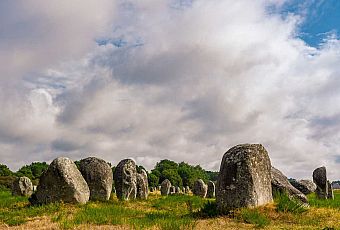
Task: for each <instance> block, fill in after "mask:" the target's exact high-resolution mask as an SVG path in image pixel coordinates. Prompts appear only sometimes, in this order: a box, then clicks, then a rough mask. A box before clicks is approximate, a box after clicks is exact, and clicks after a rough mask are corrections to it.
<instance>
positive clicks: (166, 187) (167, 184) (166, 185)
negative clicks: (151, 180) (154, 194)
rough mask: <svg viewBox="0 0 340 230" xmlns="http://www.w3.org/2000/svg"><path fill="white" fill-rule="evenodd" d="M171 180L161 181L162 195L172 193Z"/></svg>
mask: <svg viewBox="0 0 340 230" xmlns="http://www.w3.org/2000/svg"><path fill="white" fill-rule="evenodd" d="M170 188H171V182H170V181H169V180H168V179H165V180H163V182H162V183H161V195H162V196H167V195H169V194H170Z"/></svg>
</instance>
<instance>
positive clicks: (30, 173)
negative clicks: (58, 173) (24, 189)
mask: <svg viewBox="0 0 340 230" xmlns="http://www.w3.org/2000/svg"><path fill="white" fill-rule="evenodd" d="M47 168H48V164H47V163H46V162H33V163H31V164H30V165H25V166H23V167H21V168H20V169H19V170H18V172H17V173H16V175H17V176H26V177H28V178H30V179H31V180H36V179H39V178H40V176H41V175H42V174H43V172H44V171H46V170H47Z"/></svg>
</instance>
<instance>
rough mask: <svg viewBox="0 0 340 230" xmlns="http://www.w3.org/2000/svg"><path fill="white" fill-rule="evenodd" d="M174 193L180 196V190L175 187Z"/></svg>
mask: <svg viewBox="0 0 340 230" xmlns="http://www.w3.org/2000/svg"><path fill="white" fill-rule="evenodd" d="M175 193H176V194H180V193H181V188H180V187H178V186H177V187H176V188H175Z"/></svg>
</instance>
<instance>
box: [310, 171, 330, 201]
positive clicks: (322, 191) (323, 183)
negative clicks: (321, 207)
mask: <svg viewBox="0 0 340 230" xmlns="http://www.w3.org/2000/svg"><path fill="white" fill-rule="evenodd" d="M313 181H314V183H315V184H316V190H315V193H316V196H317V197H318V198H319V199H327V196H328V186H327V172H326V167H319V168H317V169H315V170H314V171H313Z"/></svg>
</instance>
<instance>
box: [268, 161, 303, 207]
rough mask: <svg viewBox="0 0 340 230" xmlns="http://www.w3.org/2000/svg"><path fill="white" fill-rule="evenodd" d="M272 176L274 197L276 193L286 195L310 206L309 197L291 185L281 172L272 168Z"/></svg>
mask: <svg viewBox="0 0 340 230" xmlns="http://www.w3.org/2000/svg"><path fill="white" fill-rule="evenodd" d="M271 175H272V190H273V195H275V193H286V194H288V196H289V197H290V198H291V199H297V200H299V201H301V202H302V203H303V204H305V205H307V204H308V199H307V197H306V196H305V195H304V194H303V193H302V192H300V191H299V190H298V189H296V188H295V187H294V186H293V185H291V184H290V183H289V181H288V178H287V177H286V176H285V175H284V174H283V173H282V172H281V171H280V170H278V169H276V168H274V167H272V169H271Z"/></svg>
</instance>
